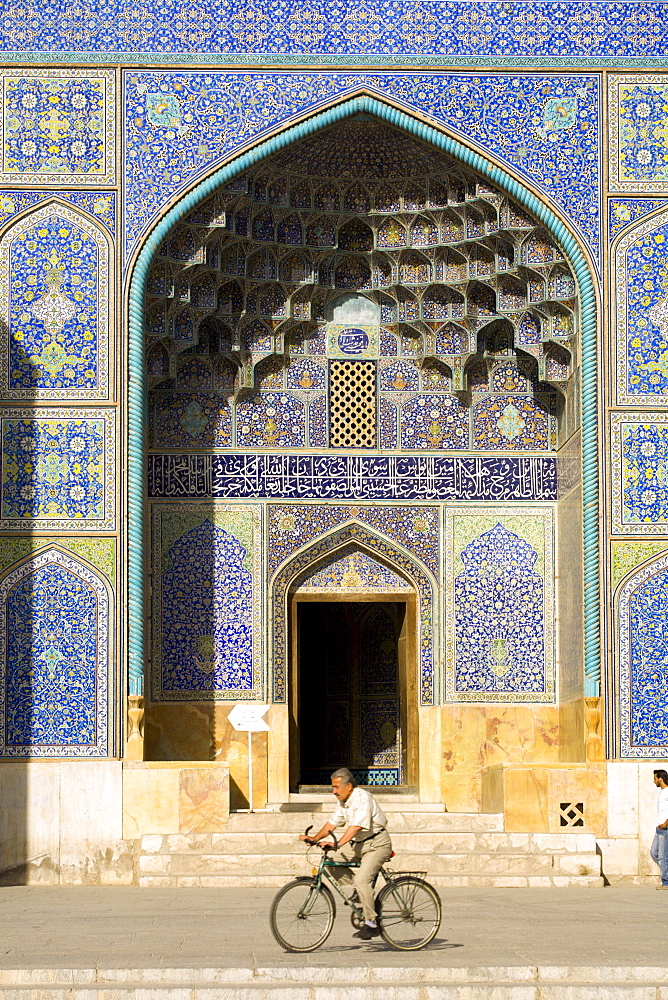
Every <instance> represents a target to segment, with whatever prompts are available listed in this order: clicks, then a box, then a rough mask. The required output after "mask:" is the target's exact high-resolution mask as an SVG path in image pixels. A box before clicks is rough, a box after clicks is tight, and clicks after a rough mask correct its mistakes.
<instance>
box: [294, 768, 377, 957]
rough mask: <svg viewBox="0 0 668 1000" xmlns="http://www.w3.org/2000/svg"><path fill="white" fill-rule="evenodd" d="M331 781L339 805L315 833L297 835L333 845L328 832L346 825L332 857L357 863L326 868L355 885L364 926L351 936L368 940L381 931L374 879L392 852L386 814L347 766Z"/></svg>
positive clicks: (344, 880)
mask: <svg viewBox="0 0 668 1000" xmlns="http://www.w3.org/2000/svg"><path fill="white" fill-rule="evenodd" d="M331 781H332V792H333V793H334V795H335V796H336V798H337V799H338V801H339V804H338V806H337V807H336V809H335V810H334V812H333V813H332V815H331V817H330V819H329V822H327V823H325V825H324V826H323V828H322V829H321V830H319V831H318V833H316V834H315V835H314V836H313V837H306V836H301V837H300V838H299V839H300V840H316V841H318V842H319V843H320V845H321V846H322V847H329V848H330V849H331V848H332V847H333V846H334V845H333V843H332V841H331V840H328V835H329V834H330V833H332V832H333V831H334V830H337V829H339V828H340V827H345V829H344V831H343V833H342V834H341V836H337V840H338V845H339V850H337V852H336V854H335V855H334V856H333V860H334V861H359V862H360V866H359V868H354V869H351V868H345V867H341V868H330V869H329V871H330V872H331V874H332V875H333V876H334V878H335V879H336V881H337V882H340V883H341V884H342V885H349V884H350V883H351V882H352V883H353V885H354V886H355V889H356V890H357V895H358V896H359V901H360V903H361V904H362V909H363V911H364V926H363V927H362V928H360V930H359V931H357V933H356V934H355V935H354V936H355V937H359V938H361V939H362V940H363V941H368V940H370V939H371V938H373V937H376V936H377V935H378V934H380V930H379V928H378V925H377V923H376V908H375V905H374V898H373V880H374V878H375V877H376V875H377V874H378V872H379V871H380V868H381V866H382V865H384V864H385V862H386V861H388V860H389V858H390V855H391V854H392V843H391V841H390V837H389V834H388V832H387V830H386V826H387V818H386V816H385V813H384V812H383V810H382V809H381V808H380V806H379V805H378V803H377V802H376V800H375V799H374V797H373V795H370V794H369V792H367V791H366V790H365V789H364V788H359V787H357V786H356V785H355V779H354V777H353V774H352V771H350V770H348V768H347V767H340V768H338V770H336V771H334V773H333V774H332V777H331ZM341 848H343V850H342V849H341ZM353 873H354V874H353Z"/></svg>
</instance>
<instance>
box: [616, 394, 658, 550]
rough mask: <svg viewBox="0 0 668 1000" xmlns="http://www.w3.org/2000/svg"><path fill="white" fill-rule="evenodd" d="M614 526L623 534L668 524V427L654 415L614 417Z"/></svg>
mask: <svg viewBox="0 0 668 1000" xmlns="http://www.w3.org/2000/svg"><path fill="white" fill-rule="evenodd" d="M610 420H611V439H612V441H611V462H612V477H613V478H612V523H611V530H612V531H613V532H616V533H619V534H622V535H623V534H627V535H630V534H653V533H656V532H658V531H660V530H661V529H662V528H664V530H665V526H666V525H668V478H667V473H666V470H667V468H668V465H667V463H666V458H667V456H668V424H667V423H665V422H662V421H658V420H657V418H656V414H651V413H634V414H625V413H613V414H612V415H611V418H610Z"/></svg>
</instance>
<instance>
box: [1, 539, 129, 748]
mask: <svg viewBox="0 0 668 1000" xmlns="http://www.w3.org/2000/svg"><path fill="white" fill-rule="evenodd" d="M110 603H111V600H110V587H109V583H108V581H107V580H106V578H105V577H104V576H103V574H101V573H100V571H99V570H98V569H97V568H96V567H95V566H93V565H92V564H91V563H89V562H88V561H87V560H85V559H83V558H80V557H79V556H77V555H75V554H74V553H73V552H71V551H70V550H67V549H64V548H61V547H60V546H58V545H53V544H51V545H47V546H45V547H44V548H41V549H39V550H38V551H37V552H34V553H31V554H30V555H29V556H26V558H24V559H23V560H21V561H20V562H18V563H14V564H13V565H12V566H10V567H9V568H8V570H7V571H6V572H5V573H4V575H3V576H2V577H1V578H0V756H5V757H106V756H107V754H108V752H109V718H108V703H109V699H108V693H107V692H108V687H109V676H108V675H109V632H110ZM53 705H55V706H56V709H55V710H54V709H52V708H49V706H53Z"/></svg>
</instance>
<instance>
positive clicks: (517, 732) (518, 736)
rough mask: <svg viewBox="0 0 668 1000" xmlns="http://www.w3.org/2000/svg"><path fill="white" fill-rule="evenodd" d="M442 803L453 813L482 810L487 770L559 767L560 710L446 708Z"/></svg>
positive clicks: (505, 707)
mask: <svg viewBox="0 0 668 1000" xmlns="http://www.w3.org/2000/svg"><path fill="white" fill-rule="evenodd" d="M441 712H442V715H441V733H442V738H441V745H442V798H443V801H444V802H445V804H446V808H447V809H448V811H449V812H479V811H480V810H481V809H482V787H481V779H482V774H483V771H484V770H485V768H489V767H492V766H493V765H495V764H503V763H517V764H520V763H523V762H527V763H531V764H533V763H537V764H549V763H558V761H559V759H560V758H559V751H560V747H559V742H560V733H559V708H558V707H557V706H556V705H547V706H543V705H540V706H539V705H536V706H534V705H514V706H504V705H444V706H443V708H442V710H441Z"/></svg>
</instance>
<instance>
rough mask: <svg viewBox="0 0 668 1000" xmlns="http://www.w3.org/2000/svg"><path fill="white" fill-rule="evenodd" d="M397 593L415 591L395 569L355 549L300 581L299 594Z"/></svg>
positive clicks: (334, 556) (337, 554)
mask: <svg viewBox="0 0 668 1000" xmlns="http://www.w3.org/2000/svg"><path fill="white" fill-rule="evenodd" d="M335 590H337V591H339V592H343V593H376V594H377V593H379V592H382V593H395V592H402V591H409V592H412V590H413V588H412V587H411V586H410V584H408V583H407V582H406V580H404V579H403V578H402V577H400V576H398V575H397V574H396V573H393V572H392V570H391V569H389V568H388V567H387V566H384V565H383V564H382V563H379V562H378V561H377V560H375V559H372V558H371V556H369V555H367V554H366V552H361V551H360V550H359V549H357V548H356V547H355V546H350V547H349V549H348V550H345V549H344V551H343V552H337V553H336V554H335V555H333V556H331V557H330V558H329V559H326V560H325V561H324V562H321V563H319V565H318V568H317V569H316V570H315V571H314V572H313V573H312V574H311V575H310V576H306V577H304V578H303V579H302V580H300V583H299V586H298V588H297V591H298V593H300V594H301V593H330V592H332V591H335Z"/></svg>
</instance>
